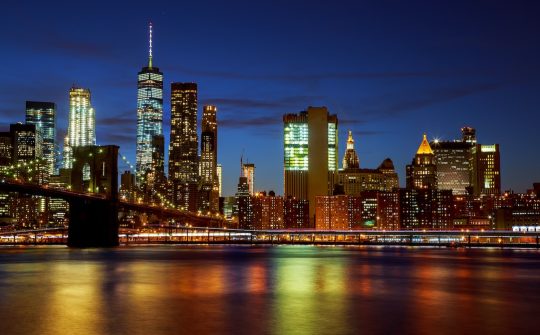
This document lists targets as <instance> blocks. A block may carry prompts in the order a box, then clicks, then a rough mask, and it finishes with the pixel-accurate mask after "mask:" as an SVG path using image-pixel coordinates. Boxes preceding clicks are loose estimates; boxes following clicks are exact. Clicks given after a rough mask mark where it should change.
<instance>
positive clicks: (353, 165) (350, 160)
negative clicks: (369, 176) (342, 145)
mask: <svg viewBox="0 0 540 335" xmlns="http://www.w3.org/2000/svg"><path fill="white" fill-rule="evenodd" d="M358 168H360V160H359V159H358V155H357V154H356V150H354V139H353V137H352V131H351V130H349V136H348V138H347V150H345V156H343V169H345V170H346V169H358Z"/></svg>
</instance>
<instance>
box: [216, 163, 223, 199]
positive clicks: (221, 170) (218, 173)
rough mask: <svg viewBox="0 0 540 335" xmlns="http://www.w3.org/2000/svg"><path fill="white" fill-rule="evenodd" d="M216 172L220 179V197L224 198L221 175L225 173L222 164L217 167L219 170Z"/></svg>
mask: <svg viewBox="0 0 540 335" xmlns="http://www.w3.org/2000/svg"><path fill="white" fill-rule="evenodd" d="M216 172H217V177H218V185H219V196H220V197H222V193H221V192H222V191H221V190H222V185H223V183H222V177H221V174H222V173H223V167H222V166H221V164H218V165H217V169H216Z"/></svg>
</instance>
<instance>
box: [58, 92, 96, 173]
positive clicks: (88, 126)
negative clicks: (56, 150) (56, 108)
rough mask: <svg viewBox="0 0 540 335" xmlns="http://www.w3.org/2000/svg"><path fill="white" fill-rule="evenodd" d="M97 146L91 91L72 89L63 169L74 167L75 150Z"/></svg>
mask: <svg viewBox="0 0 540 335" xmlns="http://www.w3.org/2000/svg"><path fill="white" fill-rule="evenodd" d="M95 144H96V118H95V112H94V108H92V104H91V101H90V90H88V89H86V88H79V87H72V88H71V89H70V91H69V124H68V133H67V136H66V138H65V141H64V164H63V167H64V168H66V169H70V168H71V167H72V166H73V150H74V148H75V147H82V146H88V145H95Z"/></svg>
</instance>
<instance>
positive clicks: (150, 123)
mask: <svg viewBox="0 0 540 335" xmlns="http://www.w3.org/2000/svg"><path fill="white" fill-rule="evenodd" d="M161 135H163V73H162V72H160V71H159V68H157V67H155V66H153V64H152V24H151V23H150V26H149V54H148V64H147V66H145V67H143V68H142V69H141V71H140V72H139V74H138V76H137V149H136V151H137V152H136V169H137V182H138V183H139V184H140V183H142V180H143V179H144V175H145V174H146V173H147V171H148V170H151V169H152V153H153V145H152V141H153V138H154V136H161Z"/></svg>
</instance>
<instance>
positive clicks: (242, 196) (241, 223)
mask: <svg viewBox="0 0 540 335" xmlns="http://www.w3.org/2000/svg"><path fill="white" fill-rule="evenodd" d="M235 198H236V212H237V214H238V228H240V229H253V228H254V226H253V204H252V201H251V200H252V199H251V196H250V195H249V188H248V183H247V178H246V177H244V176H240V178H239V179H238V188H237V191H236V194H235Z"/></svg>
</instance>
